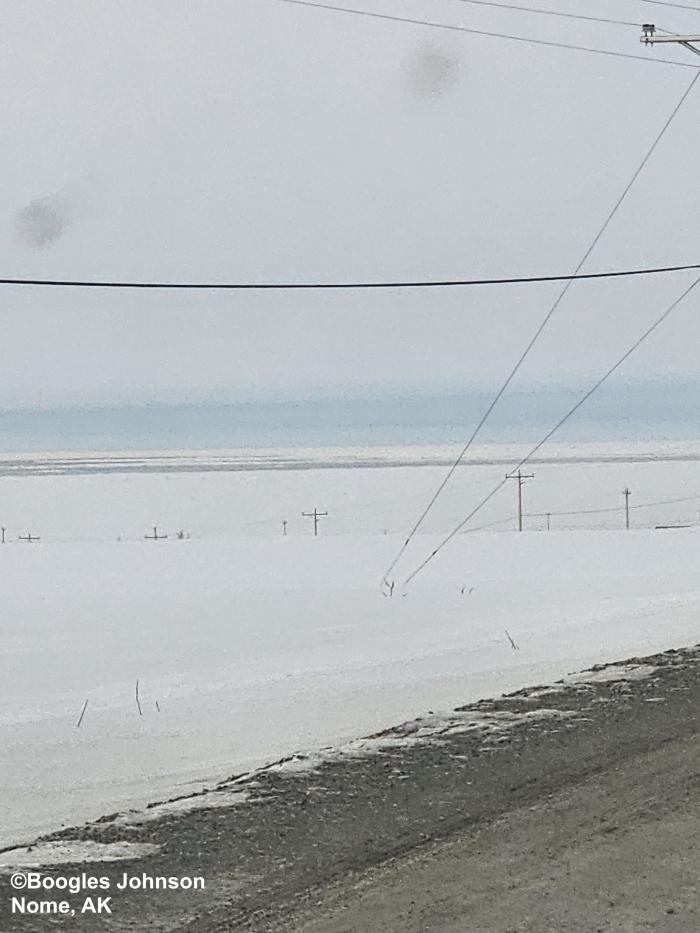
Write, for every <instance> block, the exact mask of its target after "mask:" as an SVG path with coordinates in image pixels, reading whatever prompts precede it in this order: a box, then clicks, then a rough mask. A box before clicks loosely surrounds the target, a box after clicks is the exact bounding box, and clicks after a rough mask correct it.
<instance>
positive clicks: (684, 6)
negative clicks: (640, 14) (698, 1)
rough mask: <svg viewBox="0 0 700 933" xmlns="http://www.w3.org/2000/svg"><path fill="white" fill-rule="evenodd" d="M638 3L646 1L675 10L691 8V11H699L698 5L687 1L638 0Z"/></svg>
mask: <svg viewBox="0 0 700 933" xmlns="http://www.w3.org/2000/svg"><path fill="white" fill-rule="evenodd" d="M639 3H648V4H649V5H651V6H668V7H673V8H674V9H676V10H692V11H693V13H700V7H697V6H688V4H687V3H671V0H639Z"/></svg>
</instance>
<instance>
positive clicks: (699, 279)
mask: <svg viewBox="0 0 700 933" xmlns="http://www.w3.org/2000/svg"><path fill="white" fill-rule="evenodd" d="M698 284H700V276H698V277H697V278H696V279H695V281H694V282H692V284H691V285H689V286H688V288H686V289H685V290H684V291H683V292H682V294H681V295H679V297H678V298H676V300H675V301H674V302H672V304H670V305H669V306H668V308H666V310H665V311H664V312H663V314H661V315H660V316H659V317H658V318H657V319H656V320H655V321H654V323H653V324H652V325H651V326H650V327H648V328H647V329H646V330H645V331H644V333H643V334H642V335H641V337H639V338H638V339H637V340H635V342H634V343H633V344H632V345H631V346H630V347H629V348H628V349H627V350H626V351H625V353H623V355H622V356H621V357H620V358H619V359H618V360H617V361H616V362H615V363H614V364H613V365H612V366H611V367H610V368H609V369H608V370H607V371H606V372H605V373H604V374H603V375H602V376H601V377H600V379H598V381H597V382H595V383H594V385H593V386H592V387H591V388H590V389H589V390H588V391H587V392H586V393H585V395H583V396H582V397H581V398H580V399H579V400H578V402H576V404H575V405H573V406H572V408H570V409H569V411H568V412H567V413H566V414H565V415H564V416H563V417H562V418H560V420H559V421H558V422H557V423H556V424H555V425H554V427H553V428H551V430H549V431H548V432H547V434H545V436H544V437H543V438H542V440H540V441H538V443H537V444H535V446H534V447H533V448H532V450H531V451H530V452H529V453H528V454H527V455H526V456H525V457H523V459H522V460H521V461H520V462H519V463H518V464H516V466H515V469H516V470H519V469H520V468H521V467H523V466H525V464H526V463H527V462H528V461H529V460H530V459H531V458H532V457H534V455H535V454H536V453H537V451H538V450H539V449H540V448H541V447H543V446H544V445H545V444H546V443H547V441H548V440H549V439H550V438H551V437H553V436H554V435H555V434H556V432H557V431H558V430H559V429H560V428H562V427H563V426H564V425H565V424H566V422H567V421H568V420H569V419H570V418H571V417H572V416H573V415H574V414H575V413H576V412H577V411H578V410H579V408H581V406H582V405H584V404H585V403H586V402H587V401H588V399H589V398H590V397H591V396H592V395H593V393H594V392H596V391H597V390H598V389H599V388H600V387H601V386H602V385H603V383H605V382H606V381H607V380H608V379H609V378H610V376H612V374H613V373H614V372H616V371H617V370H618V369H619V368H620V366H622V364H623V363H624V362H625V361H626V360H627V359H629V357H630V356H631V355H632V354H633V353H634V352H635V351H636V350H637V349H638V348H639V347H640V346H641V345H642V344H643V343H644V342H645V341H646V340H647V339H648V338H649V337H650V336H651V335H652V334H653V333H654V331H655V330H657V328H659V327H660V326H661V325H662V324H663V323H664V321H665V320H666V319H667V318H668V317H669V316H670V315H671V313H672V312H673V311H675V309H676V308H677V307H678V305H679V304H680V303H681V302H682V301H683V300H684V299H685V298H686V297H687V296H688V295H689V294H690V292H691V291H692V290H693V289H694V288H696V287H697V285H698ZM507 482H508V480H507V478H506V479H503V480H501V482H500V483H498V485H496V486H494V487H493V489H492V490H491V492H489V494H488V495H487V496H485V497H484V498H483V499H482V500H481V502H480V503H479V504H478V505H477V506H476V507H475V508H474V509H472V511H471V512H470V513H469V515H467V517H466V518H464V519H463V520H462V521H461V522H460V523H459V524H458V525H457V526H456V527H455V528H453V529H452V531H451V532H450V533H449V535H447V537H446V538H444V539H443V540H442V541H441V542H440V544H439V545H438V546H437V547H436V548H435V549H434V550H433V551H431V553H430V554H429V555H428V557H426V558H425V560H424V561H423V562H422V563H421V564H419V566H418V567H417V568H416V569H415V570H414V571H413V572H412V573H411V574H410V575H409V576H408V577H407V578H406V580H405V581H404V586H407V585H408V584H409V583H410V582H411V581H412V580H413V579H414V578H415V577H417V576H418V574H419V573H420V572H421V571H422V570H423V569H424V568H425V567H427V565H428V564H429V563H430V562H431V561H432V560H433V558H435V557H436V556H437V555H438V553H439V552H440V551H441V550H442V549H443V548H444V547H445V546H446V545H447V544H449V542H450V541H451V540H452V539H453V538H454V537H455V535H457V534H459V532H460V531H461V530H462V529H463V528H464V526H465V525H466V524H468V522H470V521H471V519H472V518H473V517H474V516H475V515H477V514H478V513H479V512H480V511H481V509H482V508H483V507H484V506H485V505H486V504H487V503H488V502H490V501H491V499H492V498H493V497H494V496H495V495H496V493H498V492H499V491H500V490H501V489H502V488H503V486H505V484H506V483H507Z"/></svg>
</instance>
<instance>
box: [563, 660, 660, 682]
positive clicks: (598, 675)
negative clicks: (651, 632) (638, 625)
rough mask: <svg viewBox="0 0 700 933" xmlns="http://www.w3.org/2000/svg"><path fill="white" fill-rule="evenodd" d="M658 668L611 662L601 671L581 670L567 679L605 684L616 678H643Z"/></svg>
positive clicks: (567, 680) (648, 665)
mask: <svg viewBox="0 0 700 933" xmlns="http://www.w3.org/2000/svg"><path fill="white" fill-rule="evenodd" d="M657 670H658V668H656V667H652V666H651V665H650V664H611V665H610V666H609V667H604V668H602V670H599V671H590V670H589V671H580V673H578V674H569V675H568V676H567V677H566V678H565V681H566V683H568V684H604V683H609V682H610V681H614V680H643V679H644V678H645V677H650V676H651V675H652V674H654V673H656V671H657Z"/></svg>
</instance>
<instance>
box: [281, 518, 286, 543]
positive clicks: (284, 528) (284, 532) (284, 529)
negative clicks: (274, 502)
mask: <svg viewBox="0 0 700 933" xmlns="http://www.w3.org/2000/svg"><path fill="white" fill-rule="evenodd" d="M282 534H283V536H284V537H285V538H286V537H287V519H286V518H285V520H284V521H283V522H282Z"/></svg>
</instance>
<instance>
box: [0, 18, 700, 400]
mask: <svg viewBox="0 0 700 933" xmlns="http://www.w3.org/2000/svg"><path fill="white" fill-rule="evenodd" d="M516 2H517V0H516ZM523 2H525V0H523ZM345 5H348V6H355V7H358V8H364V9H368V10H375V11H380V12H386V13H394V14H398V15H403V16H414V17H420V18H425V19H432V20H435V21H440V22H444V23H453V24H457V25H464V26H469V27H472V28H477V29H486V30H494V31H503V32H510V33H514V34H518V35H522V36H530V37H534V38H540V39H546V40H553V41H561V42H569V43H574V44H581V45H591V46H596V47H599V48H605V49H611V50H618V51H626V52H629V53H631V54H642V55H645V54H646V55H648V57H649V58H650V59H653V58H655V57H658V58H661V57H665V58H668V57H671V58H676V59H678V60H679V61H682V62H686V63H688V64H694V63H695V61H696V59H694V57H693V56H692V55H691V54H690V53H685V52H683V51H673V50H672V49H669V48H668V47H665V46H664V47H658V46H657V48H656V50H655V51H649V52H645V51H644V49H643V48H642V47H641V46H640V44H639V41H638V33H639V30H637V29H636V28H623V27H618V26H612V25H597V24H587V23H582V22H578V21H574V20H571V21H567V20H559V19H554V18H550V17H543V16H542V17H541V16H534V15H526V14H524V13H518V12H515V11H501V10H493V9H488V8H482V7H476V6H471V5H470V4H466V3H461V2H459V0H347V2H346V3H345ZM526 5H527V4H526ZM537 5H539V6H547V7H548V8H551V9H556V10H562V11H568V12H581V7H580V5H579V4H577V3H575V2H573V0H538V4H537ZM2 12H3V35H2V40H0V41H2V44H3V50H2V55H0V119H1V120H2V126H3V129H4V133H3V137H4V139H3V146H2V148H1V149H0V167H1V173H0V178H1V183H0V216H1V218H2V221H1V223H0V254H1V255H2V261H1V263H0V265H1V266H2V275H3V276H14V277H20V276H26V277H31V276H40V277H56V278H60V277H71V278H76V277H85V278H113V279H119V278H132V279H169V278H170V279H175V280H184V279H194V280H216V279H221V280H245V281H251V280H257V281H270V280H290V279H295V280H300V281H310V280H323V279H325V280H342V279H382V278H388V277H391V278H396V277H405V278H433V277H464V276H502V275H509V274H516V275H523V274H532V273H540V272H545V273H548V272H564V271H569V270H572V269H573V268H574V267H575V266H576V265H577V263H578V261H579V259H580V258H581V255H582V254H583V252H584V251H585V249H586V247H587V246H588V244H589V242H590V240H591V239H592V237H593V235H594V234H595V232H596V231H597V229H598V227H599V226H600V224H601V222H602V220H603V219H604V217H605V216H606V214H607V212H608V211H609V210H610V208H611V206H612V204H613V203H614V201H615V200H616V198H617V197H618V195H619V194H620V192H621V191H622V189H623V187H624V185H625V184H626V183H627V181H628V179H629V177H630V176H631V174H632V172H633V171H634V169H635V168H636V167H637V165H638V163H639V161H640V159H641V157H642V155H643V153H644V152H645V150H646V149H647V148H648V146H649V145H650V143H651V141H652V139H653V138H654V136H655V135H656V133H657V132H658V130H659V129H660V127H661V125H662V124H663V122H664V121H665V119H666V118H667V116H668V114H669V113H670V111H671V109H672V108H673V106H674V104H675V103H676V101H677V100H678V98H679V97H680V95H681V93H682V92H683V89H684V88H685V87H686V86H687V85H688V83H689V82H690V80H691V79H692V77H693V72H692V71H691V70H690V69H684V68H676V67H671V66H664V65H660V64H651V63H649V64H647V63H645V62H641V61H632V60H624V59H617V58H607V57H603V56H597V55H591V54H585V53H579V52H572V51H565V50H558V49H552V48H545V47H540V46H534V45H526V44H523V43H516V42H506V41H501V40H496V39H491V38H486V37H479V36H469V35H464V34H460V33H456V32H446V31H442V30H437V29H431V28H424V27H418V26H413V25H408V24H402V23H396V22H385V21H380V20H374V19H367V18H363V17H354V16H349V15H343V14H340V13H333V12H328V11H324V10H309V9H305V8H301V7H294V6H291V5H288V4H284V3H280V2H278V0H227V2H222V0H219V2H216V0H198V2H195V0H187V2H185V0H146V2H144V0H138V2H122V0H110V2H107V3H96V2H93V3H88V2H85V0H79V2H68V0H60V2H58V0H57V2H55V3H44V2H36V0H3V4H2ZM585 12H586V13H587V14H589V15H601V16H605V17H612V18H615V19H617V18H619V19H623V20H631V21H635V22H636V21H639V22H642V21H655V22H658V23H660V25H662V26H664V27H665V28H667V29H672V30H675V31H700V3H699V4H698V13H697V14H694V13H690V12H684V11H682V10H676V9H667V8H665V7H661V6H652V5H651V4H648V3H642V2H638V0H607V2H589V3H587V4H586V10H585ZM697 61H698V62H700V59H697ZM699 157H700V86H698V87H697V88H696V90H695V91H694V93H693V95H692V97H691V98H690V99H689V100H688V101H687V103H686V105H685V107H684V109H683V111H682V112H681V114H680V115H679V117H678V118H677V120H676V122H675V123H674V125H673V127H672V129H671V130H670V131H669V133H668V135H667V137H666V138H665V139H664V141H663V143H662V145H661V147H660V148H659V149H658V150H657V152H656V154H655V155H654V157H653V160H652V162H650V164H649V166H648V168H647V169H646V170H645V172H644V174H643V176H642V178H641V179H640V182H639V183H638V185H637V187H636V188H635V189H634V191H633V194H632V195H631V196H630V198H629V200H628V202H627V203H626V204H625V206H624V207H623V209H622V210H621V212H620V214H619V215H618V217H617V219H616V221H615V222H614V225H613V226H612V227H611V228H610V230H609V231H608V233H607V234H606V236H605V239H604V241H602V242H601V244H600V247H599V248H598V249H597V250H596V252H595V253H594V255H593V257H592V259H591V261H590V263H589V268H591V269H603V268H624V267H632V266H637V265H645V264H650V265H662V264H667V263H668V264H677V263H683V262H695V261H699V260H700V224H699V223H698V217H699V216H700V212H699V208H700V189H699V186H698V174H697V165H698V161H699ZM689 281H690V278H689V276H688V275H687V274H685V275H684V276H673V277H667V278H665V279H661V278H659V279H654V280H652V279H645V280H639V281H635V282H631V281H628V282H624V283H622V282H618V283H612V284H611V283H608V284H601V283H597V284H587V285H580V286H575V287H574V289H572V291H571V293H570V295H569V297H568V298H567V300H566V303H565V304H564V305H562V307H561V309H560V312H558V314H557V316H556V318H555V319H554V320H553V322H552V326H551V329H550V330H549V331H548V332H547V334H546V338H545V339H543V340H542V343H541V345H539V347H538V350H537V352H536V353H534V354H533V356H532V358H531V359H530V360H529V361H528V363H527V365H526V367H524V369H523V371H522V374H521V377H520V379H519V384H526V383H528V382H532V381H538V382H539V381H547V380H550V379H558V380H561V381H564V382H572V381H573V382H576V381H581V380H583V379H586V378H589V377H591V376H594V375H595V374H597V373H599V372H600V371H601V370H602V369H604V368H605V367H606V365H607V364H609V363H610V362H612V361H613V360H614V358H615V357H616V356H617V355H618V354H619V353H620V352H622V350H624V349H625V347H626V346H627V344H628V343H629V342H631V340H632V339H634V337H635V336H637V335H638V334H639V333H640V332H641V330H642V329H643V328H644V326H645V325H647V324H648V323H649V322H651V321H652V320H653V319H654V318H655V317H656V316H657V315H658V314H659V313H660V311H661V310H662V309H663V307H664V306H665V304H667V303H668V302H670V301H671V300H672V299H673V298H674V297H675V296H676V295H677V294H678V293H679V292H680V291H681V290H682V288H683V287H684V286H685V285H686V284H688V283H689ZM556 288H557V286H556V285H555V286H551V285H550V286H546V287H545V286H537V287H528V288H525V287H522V288H508V289H500V290H495V289H489V290H486V289H483V290H481V289H480V290H478V291H477V290H470V291H466V290H453V291H449V292H448V291H441V292H437V291H428V292H403V293H398V292H396V293H394V292H392V293H389V292H376V293H367V292H357V293H342V294H337V293H314V294H308V293H285V294H279V293H265V294H252V293H245V294H242V293H237V294H231V293H229V294H226V293H223V294H213V293H206V294H172V293H167V292H164V293H157V294H155V293H149V294H143V293H135V292H133V293H129V292H127V293H108V292H94V291H93V292H87V293H78V292H74V291H53V292H49V291H47V290H38V289H37V290H31V289H27V290H20V289H10V288H7V289H4V290H3V292H2V309H1V312H0V313H1V318H0V320H1V321H2V325H1V330H0V336H1V340H2V363H3V365H2V380H1V381H0V404H2V405H5V406H10V407H25V406H31V405H41V406H52V405H54V404H67V403H72V402H83V403H103V402H104V403H114V402H119V401H122V400H124V401H127V400H128V401H135V400H150V399H160V400H169V399H173V400H178V399H190V398H192V399H202V398H207V397H216V398H219V399H232V400H234V399H238V398H241V399H248V398H255V397H265V396H270V395H277V394H291V395H293V396H306V395H315V394H319V395H334V394H337V393H339V392H344V393H346V394H350V395H361V394H366V393H376V392H383V391H395V390H410V391H423V390H424V391H430V392H434V391H441V390H442V389H447V390H450V391H454V390H455V389H459V388H461V387H465V386H469V385H483V384H491V383H493V382H497V381H498V380H499V379H502V378H503V376H504V375H505V372H506V371H507V369H508V367H509V366H510V365H512V362H513V361H514V360H515V358H517V356H518V355H519V353H520V351H521V350H522V347H523V345H524V342H525V340H526V339H528V337H529V335H530V334H531V333H532V331H533V329H534V327H535V326H536V325H537V323H538V322H539V320H540V319H541V317H542V316H543V315H544V313H545V311H546V310H547V307H548V303H549V302H551V300H552V299H553V297H554V295H555V294H556ZM699 307H700V290H699V292H698V295H697V296H694V297H692V298H691V299H689V300H688V302H687V303H686V304H685V305H684V306H683V307H682V308H680V309H679V310H678V312H677V314H676V315H675V316H674V317H673V319H672V320H671V321H670V322H669V324H668V326H667V327H666V328H665V329H664V331H663V332H662V333H660V334H659V335H658V337H656V338H654V340H653V342H650V343H649V344H648V345H647V347H645V348H644V350H643V351H642V352H640V354H639V356H638V357H636V358H635V360H634V361H631V362H630V363H629V364H628V365H627V366H626V367H625V370H624V373H623V374H622V376H621V377H622V378H642V377H644V376H646V375H648V374H654V375H660V374H661V375H664V374H665V375H681V376H683V377H696V376H698V377H700V362H699V361H698V353H697V347H698V345H700V340H699V339H698V338H699V337H700V325H699V324H698V319H699V318H698V310H699Z"/></svg>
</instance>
